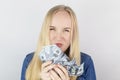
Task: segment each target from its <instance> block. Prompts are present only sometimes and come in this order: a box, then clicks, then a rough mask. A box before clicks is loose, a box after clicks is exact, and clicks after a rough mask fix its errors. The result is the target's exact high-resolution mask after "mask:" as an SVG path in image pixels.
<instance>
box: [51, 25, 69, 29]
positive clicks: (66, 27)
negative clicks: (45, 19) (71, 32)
mask: <svg viewBox="0 0 120 80" xmlns="http://www.w3.org/2000/svg"><path fill="white" fill-rule="evenodd" d="M50 27H54V28H55V26H50ZM64 29H71V28H70V27H65V28H64Z"/></svg>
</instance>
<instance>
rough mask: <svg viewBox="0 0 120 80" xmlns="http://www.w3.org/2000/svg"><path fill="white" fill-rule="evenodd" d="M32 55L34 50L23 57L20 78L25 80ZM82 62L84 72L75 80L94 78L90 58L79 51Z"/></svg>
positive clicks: (93, 79)
mask: <svg viewBox="0 0 120 80" xmlns="http://www.w3.org/2000/svg"><path fill="white" fill-rule="evenodd" d="M33 55H34V52H32V53H29V54H27V56H26V57H25V59H24V62H23V66H22V72H21V80H25V72H26V69H27V67H28V65H29V63H30V61H31V59H32V57H33ZM83 62H84V73H83V74H82V75H81V76H78V77H77V80H96V74H95V69H94V64H93V60H92V58H91V57H90V56H89V55H87V54H85V53H83V52H81V63H83Z"/></svg>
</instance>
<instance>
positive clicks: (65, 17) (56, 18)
mask: <svg viewBox="0 0 120 80" xmlns="http://www.w3.org/2000/svg"><path fill="white" fill-rule="evenodd" d="M51 25H55V26H58V25H61V26H62V25H63V26H71V17H70V14H69V13H68V12H67V11H63V10H62V11H58V12H56V13H54V14H53V17H52V23H51Z"/></svg>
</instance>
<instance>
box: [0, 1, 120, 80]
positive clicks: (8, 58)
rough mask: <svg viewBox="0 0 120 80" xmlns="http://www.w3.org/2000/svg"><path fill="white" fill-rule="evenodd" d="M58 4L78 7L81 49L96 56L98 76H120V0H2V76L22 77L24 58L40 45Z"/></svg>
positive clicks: (101, 79) (108, 79)
mask: <svg viewBox="0 0 120 80" xmlns="http://www.w3.org/2000/svg"><path fill="white" fill-rule="evenodd" d="M56 4H64V5H68V6H70V7H71V8H73V10H74V11H75V13H76V15H77V18H78V24H79V31H80V49H81V51H82V52H85V53H87V54H89V55H90V56H91V57H92V59H93V60H94V65H95V70H96V75H97V80H120V77H119V75H120V1H119V0H44V1H42V0H1V1H0V80H20V76H21V68H22V63H23V60H24V58H25V56H26V54H28V53H30V52H33V51H34V50H35V49H36V45H37V41H38V36H39V32H40V28H41V24H42V22H43V18H44V16H45V14H46V12H47V11H48V9H50V8H51V7H53V6H54V5H56Z"/></svg>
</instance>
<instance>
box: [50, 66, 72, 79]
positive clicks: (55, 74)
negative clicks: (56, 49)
mask: <svg viewBox="0 0 120 80" xmlns="http://www.w3.org/2000/svg"><path fill="white" fill-rule="evenodd" d="M49 73H50V74H49V76H50V77H51V79H52V80H70V77H69V75H68V72H67V70H66V69H65V68H64V67H63V66H62V65H60V64H58V65H57V66H55V67H54V69H52V70H50V71H49Z"/></svg>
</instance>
